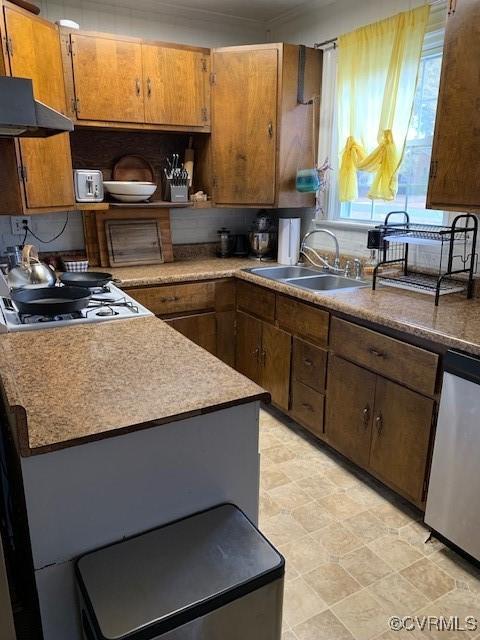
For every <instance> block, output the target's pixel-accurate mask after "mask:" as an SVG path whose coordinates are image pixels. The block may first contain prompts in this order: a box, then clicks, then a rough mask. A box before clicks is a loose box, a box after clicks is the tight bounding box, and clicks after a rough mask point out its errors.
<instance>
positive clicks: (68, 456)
mask: <svg viewBox="0 0 480 640" xmlns="http://www.w3.org/2000/svg"><path fill="white" fill-rule="evenodd" d="M0 362H1V365H0V377H1V383H2V393H3V401H4V406H5V409H6V413H7V416H8V423H9V433H10V434H11V439H12V450H13V451H14V453H15V455H16V456H17V460H18V462H19V470H20V471H19V480H20V481H21V482H22V485H23V491H24V495H25V510H26V515H27V522H28V534H29V540H30V544H31V555H32V571H34V576H35V583H36V589H37V594H38V599H39V608H40V613H41V621H42V627H43V634H44V637H45V638H48V639H49V640H57V639H58V640H60V639H62V640H63V639H64V638H69V639H70V640H76V639H79V638H80V637H81V627H80V623H79V619H78V616H77V605H76V598H75V590H74V579H73V576H74V573H73V566H74V560H75V558H77V557H78V556H79V555H81V554H83V553H85V552H86V551H89V550H91V549H94V548H98V547H100V546H102V545H105V544H109V543H111V542H113V541H116V540H120V539H122V538H124V537H128V536H131V535H135V534H138V533H140V532H142V531H145V530H148V529H151V528H154V527H158V526H160V525H161V524H164V523H166V522H169V521H172V520H174V519H176V518H180V517H183V516H185V515H188V514H191V513H194V512H196V511H199V510H202V509H205V508H207V507H210V506H212V505H214V504H218V503H221V502H232V503H235V504H237V505H238V506H239V507H240V508H241V509H242V510H244V511H245V512H246V513H247V515H248V516H249V517H250V518H251V519H252V520H254V521H256V520H257V512H258V483H259V455H258V412H259V402H260V401H261V400H268V398H269V396H268V394H267V393H265V392H264V391H263V390H262V389H261V388H260V387H258V386H257V385H256V384H254V383H252V382H250V381H249V380H247V379H246V378H245V377H243V376H242V375H240V374H239V373H237V372H235V371H233V370H232V369H231V368H230V367H228V366H227V365H225V364H223V363H222V362H220V361H219V360H217V359H216V358H215V357H214V356H212V355H210V354H209V353H207V352H206V351H204V350H203V349H201V348H200V347H198V346H197V345H195V344H193V343H192V342H190V341H189V340H187V339H185V338H184V337H183V336H182V335H180V334H179V333H178V332H176V331H175V330H173V329H172V328H170V327H169V326H168V325H167V324H165V323H164V322H162V321H161V320H159V319H157V318H154V317H145V318H135V319H130V320H122V321H112V322H106V323H100V324H93V325H91V324H88V325H80V326H76V327H64V328H58V329H48V330H39V331H32V332H26V333H25V332H19V333H12V334H6V335H2V336H0Z"/></svg>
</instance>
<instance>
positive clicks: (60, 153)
mask: <svg viewBox="0 0 480 640" xmlns="http://www.w3.org/2000/svg"><path fill="white" fill-rule="evenodd" d="M3 10H4V17H5V28H6V36H7V38H8V41H9V43H10V44H9V47H8V61H9V67H10V74H11V75H12V76H17V77H22V78H31V79H32V82H33V91H34V95H35V98H36V99H37V100H40V101H41V102H44V103H45V104H47V105H48V106H50V107H53V108H54V109H56V110H57V111H60V112H62V113H64V114H65V113H66V101H65V86H64V78H63V69H62V56H61V50H60V38H59V33H58V28H57V27H56V26H55V25H54V24H52V23H50V22H47V21H46V20H42V19H41V18H38V17H36V16H33V15H32V14H29V13H27V12H25V11H23V10H22V9H19V8H17V7H14V6H11V5H5V6H4V9H3ZM19 152H20V157H19V159H18V160H19V161H18V165H19V167H20V171H19V173H20V175H22V179H23V193H24V201H23V203H22V204H21V205H20V204H19V206H18V207H16V210H17V211H18V212H19V211H20V209H21V208H24V209H49V208H52V207H53V208H55V207H68V206H71V205H73V203H74V193H73V181H72V161H71V154H70V139H69V135H68V133H65V134H61V135H56V136H53V137H51V138H46V139H22V140H19Z"/></svg>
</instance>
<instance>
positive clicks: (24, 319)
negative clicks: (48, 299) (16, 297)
mask: <svg viewBox="0 0 480 640" xmlns="http://www.w3.org/2000/svg"><path fill="white" fill-rule="evenodd" d="M18 317H19V319H20V323H21V324H40V323H43V322H61V321H62V320H63V321H65V320H77V319H79V318H83V316H82V312H81V311H74V312H72V313H63V314H57V315H54V316H45V315H41V316H40V315H33V314H31V313H19V314H18Z"/></svg>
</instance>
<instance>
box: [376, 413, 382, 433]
mask: <svg viewBox="0 0 480 640" xmlns="http://www.w3.org/2000/svg"><path fill="white" fill-rule="evenodd" d="M375 423H376V425H377V435H378V436H381V435H382V431H383V417H382V414H381V413H379V414H378V416H377V417H376V418H375Z"/></svg>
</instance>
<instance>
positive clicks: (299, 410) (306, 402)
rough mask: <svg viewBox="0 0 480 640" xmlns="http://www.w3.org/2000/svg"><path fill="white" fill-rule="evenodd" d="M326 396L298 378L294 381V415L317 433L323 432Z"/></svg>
mask: <svg viewBox="0 0 480 640" xmlns="http://www.w3.org/2000/svg"><path fill="white" fill-rule="evenodd" d="M324 402H325V397H324V396H323V395H322V394H321V393H318V392H317V391H314V390H313V389H310V387H307V386H305V385H304V384H302V383H301V382H298V380H294V381H293V383H292V411H291V413H292V415H293V416H294V418H295V419H296V420H298V421H299V422H300V424H303V425H304V426H305V427H307V428H308V429H309V430H310V431H312V432H313V433H315V434H317V435H322V434H323V405H324Z"/></svg>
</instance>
